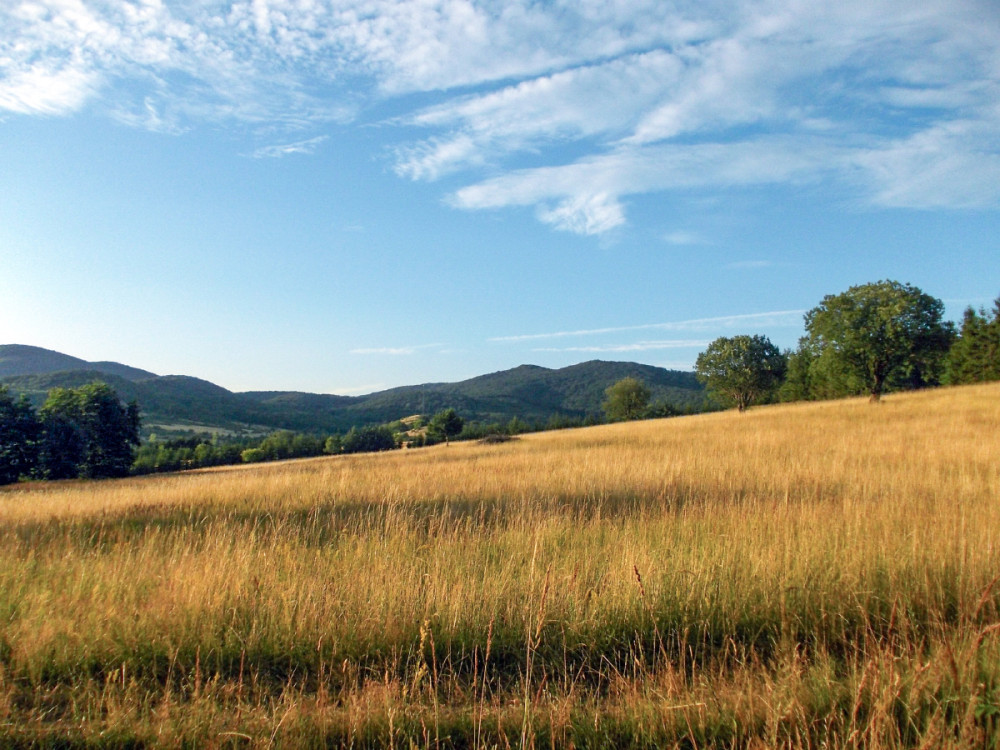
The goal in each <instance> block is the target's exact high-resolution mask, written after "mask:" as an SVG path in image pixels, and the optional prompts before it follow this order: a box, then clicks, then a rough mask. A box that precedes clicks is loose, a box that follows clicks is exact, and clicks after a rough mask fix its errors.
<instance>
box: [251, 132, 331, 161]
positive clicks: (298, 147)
mask: <svg viewBox="0 0 1000 750" xmlns="http://www.w3.org/2000/svg"><path fill="white" fill-rule="evenodd" d="M328 137H329V136H325V135H319V136H316V137H315V138H308V139H306V140H304V141H296V142H295V143H283V144H277V145H273V146H261V147H260V148H258V149H256V150H255V151H254V152H253V157H254V158H255V159H264V158H272V159H273V158H279V157H282V156H288V155H290V154H312V153H315V152H316V149H317V148H318V147H319V144H321V143H322V142H323V141H325V140H326V139H327V138H328Z"/></svg>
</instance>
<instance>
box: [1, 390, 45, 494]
mask: <svg viewBox="0 0 1000 750" xmlns="http://www.w3.org/2000/svg"><path fill="white" fill-rule="evenodd" d="M40 434H41V424H40V423H39V422H38V416H37V415H36V414H35V410H34V409H33V408H32V407H31V404H30V403H29V402H28V399H27V398H25V397H24V396H21V397H20V398H18V399H17V400H16V401H15V400H14V399H13V398H12V397H11V395H10V393H9V392H8V391H7V388H6V387H5V386H2V385H0V484H11V483H13V482H16V481H17V480H18V479H20V478H21V477H26V476H28V475H30V474H31V473H32V472H33V471H34V470H35V465H36V464H37V461H38V438H39V436H40Z"/></svg>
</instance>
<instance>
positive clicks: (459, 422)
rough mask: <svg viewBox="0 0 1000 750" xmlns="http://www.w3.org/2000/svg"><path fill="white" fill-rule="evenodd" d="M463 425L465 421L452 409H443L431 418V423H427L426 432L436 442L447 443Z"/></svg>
mask: <svg viewBox="0 0 1000 750" xmlns="http://www.w3.org/2000/svg"><path fill="white" fill-rule="evenodd" d="M464 425H465V420H464V419H462V418H461V417H460V416H458V414H457V413H456V412H455V410H454V409H444V410H443V411H439V412H438V413H437V414H435V415H434V416H433V417H431V421H430V422H428V423H427V432H429V433H430V435H431V436H432V437H434V438H436V439H437V440H444V441H445V443H448V442H449V441H450V440H451V438H453V437H455V436H456V435H458V434H459V433H460V432H461V431H462V427H463V426H464Z"/></svg>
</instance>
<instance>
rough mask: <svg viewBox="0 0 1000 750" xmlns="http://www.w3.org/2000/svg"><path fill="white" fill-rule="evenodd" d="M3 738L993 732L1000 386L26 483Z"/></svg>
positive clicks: (1, 542)
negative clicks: (106, 478) (127, 476)
mask: <svg viewBox="0 0 1000 750" xmlns="http://www.w3.org/2000/svg"><path fill="white" fill-rule="evenodd" d="M0 535H2V538H0V746H2V747H17V746H28V747H30V746H39V747H49V746H53V745H57V746H61V747H144V746H164V747H176V746H190V747H210V748H212V747H300V746H304V747H387V746H393V747H400V748H409V747H412V746H418V747H463V748H464V747H471V748H479V747H501V748H507V747H529V746H533V747H539V748H541V747H576V748H584V747H607V746H611V747H649V748H653V747H666V748H670V747H685V748H687V747H690V748H707V747H741V748H771V747H816V748H820V747H833V748H838V747H844V748H847V747H865V748H898V747H933V748H940V747H956V748H966V747H967V748H980V747H993V746H997V744H998V741H1000V740H998V738H1000V609H998V607H1000V583H998V577H1000V385H988V386H978V387H967V388H960V389H940V390H935V391H927V392H921V393H914V394H906V395H896V396H890V397H888V398H886V399H884V401H883V403H882V404H880V405H870V404H868V403H867V402H866V401H863V400H857V401H855V400H851V401H839V402H826V403H819V404H796V405H788V406H775V407H766V408H759V409H754V410H751V411H750V412H748V413H746V414H744V415H738V414H735V413H717V414H709V415H702V416H696V417H684V418H677V419H670V420H656V421H649V422H641V423H631V424H622V425H611V426H603V427H594V428H587V429H578V430H570V431H564V432H555V433H541V434H535V435H528V436H524V437H522V438H521V439H519V440H516V441H512V442H509V443H505V444H500V445H491V446H482V445H473V444H453V445H451V446H438V447H435V448H428V449H422V450H414V451H397V452H394V453H391V454H377V455H357V456H344V457H333V458H322V459H310V460H303V461H296V462H289V463H284V464H272V465H257V466H253V467H237V468H227V469H221V470H212V471H202V472H192V473H188V474H178V475H168V476H155V477H147V478H142V479H132V480H122V481H114V482H100V483H86V482H81V483H54V484H45V483H39V484H33V485H30V486H26V485H22V486H16V487H13V488H8V489H6V490H4V491H2V492H0Z"/></svg>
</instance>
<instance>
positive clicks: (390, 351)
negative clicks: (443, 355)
mask: <svg viewBox="0 0 1000 750" xmlns="http://www.w3.org/2000/svg"><path fill="white" fill-rule="evenodd" d="M441 347H442V344H417V345H413V346H375V347H363V348H360V349H351V351H350V354H385V355H389V356H394V357H399V356H409V355H411V354H416V353H417V352H418V351H421V350H422V349H440V348H441Z"/></svg>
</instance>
